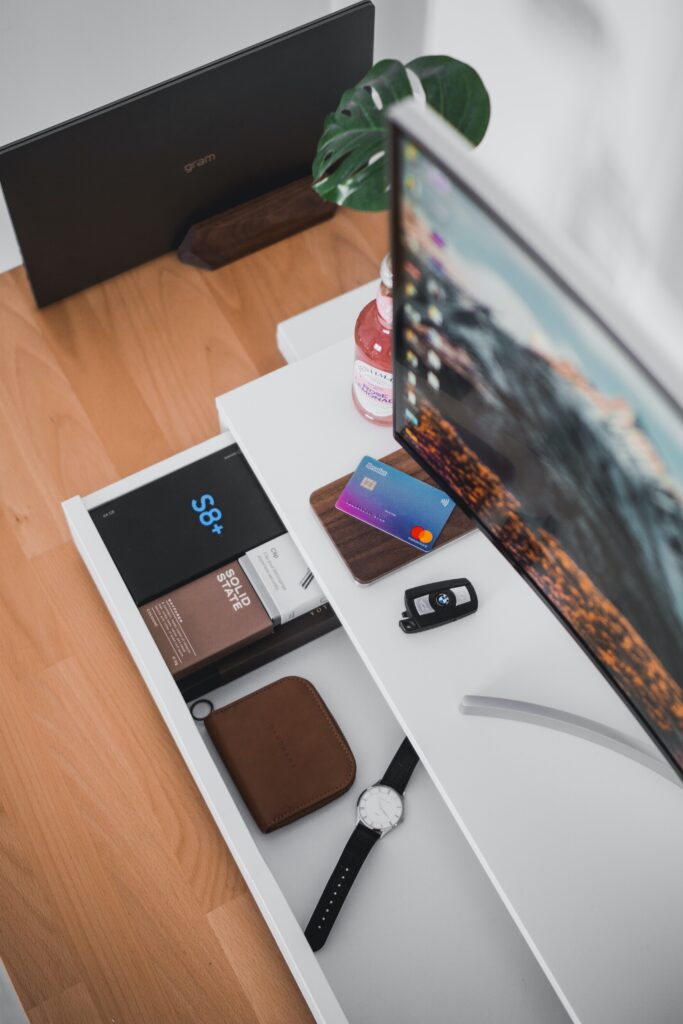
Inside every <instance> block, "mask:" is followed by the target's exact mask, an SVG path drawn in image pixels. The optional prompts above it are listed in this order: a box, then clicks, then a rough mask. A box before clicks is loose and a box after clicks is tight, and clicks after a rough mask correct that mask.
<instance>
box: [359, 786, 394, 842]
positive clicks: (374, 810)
mask: <svg viewBox="0 0 683 1024" xmlns="http://www.w3.org/2000/svg"><path fill="white" fill-rule="evenodd" d="M402 816H403V800H402V799H401V797H400V795H399V794H398V793H397V792H396V790H395V789H392V788H391V787H390V786H370V787H369V788H368V789H366V790H365V791H364V792H363V793H361V795H360V800H359V801H358V817H359V818H360V820H361V821H362V822H363V824H364V825H366V826H367V827H368V828H372V829H374V830H375V831H376V832H386V831H387V830H388V829H391V828H396V826H397V825H398V823H399V821H400V820H401V817H402Z"/></svg>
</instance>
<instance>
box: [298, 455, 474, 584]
mask: <svg viewBox="0 0 683 1024" xmlns="http://www.w3.org/2000/svg"><path fill="white" fill-rule="evenodd" d="M380 462H386V464H387V465H388V466H393V468H394V469H398V470H400V471H401V472H402V473H407V474H408V475H409V476H414V477H416V478H417V479H418V480H422V482H423V483H425V484H431V485H432V486H433V485H434V481H433V480H432V479H431V478H430V477H429V475H428V474H427V473H425V471H424V470H423V469H422V468H421V467H420V466H418V464H417V462H415V459H413V458H411V457H410V455H408V453H407V452H405V451H403V449H402V448H399V449H398V451H395V452H392V453H391V454H390V455H386V456H385V457H384V458H382V459H380ZM353 472H355V466H354V470H353ZM353 472H351V473H347V474H346V476H343V477H340V478H339V480H333V481H332V482H331V483H329V484H326V485H325V486H324V487H320V488H319V489H318V490H317V491H313V494H312V495H311V497H310V502H311V507H312V508H313V511H314V512H315V514H316V515H317V517H318V519H319V520H320V522H321V523H322V526H323V528H324V529H325V530H326V531H327V533H328V534H329V537H330V540H331V541H332V543H333V544H334V546H335V547H336V549H337V551H338V552H339V554H340V555H341V557H342V559H343V560H344V562H345V563H346V565H347V566H348V568H349V571H350V573H351V575H352V576H353V578H354V579H355V580H356V581H357V582H358V583H372V582H374V580H378V579H379V578H380V577H381V576H386V574H387V573H389V572H393V571H394V570H395V569H400V568H401V566H402V565H408V563H409V562H414V561H415V560H416V559H417V558H424V557H425V556H426V555H428V552H424V551H418V550H417V548H411V547H410V545H409V544H404V543H403V541H401V540H397V539H396V537H391V536H389V534H388V533H382V532H380V531H379V530H376V529H375V528H374V527H373V526H368V525H367V523H361V522H360V520H358V519H354V518H353V517H352V516H349V515H347V514H346V512H340V511H339V509H337V508H335V504H336V502H337V499H338V497H339V495H340V494H341V492H342V491H343V490H344V488H345V487H346V485H347V483H348V482H349V480H350V479H351V477H352V476H353ZM474 528H475V527H474V526H473V525H472V522H471V520H470V519H469V518H468V517H467V516H466V515H465V513H464V512H463V511H462V509H460V508H456V509H454V510H453V512H452V513H451V515H450V516H449V519H448V522H447V523H446V525H445V526H444V528H443V530H442V531H441V533H440V534H439V537H438V539H437V541H436V544H435V545H434V548H440V547H443V545H444V544H448V543H450V541H452V540H457V539H458V537H464V536H465V534H466V533H471V532H472V530H473V529H474ZM432 550H433V549H432Z"/></svg>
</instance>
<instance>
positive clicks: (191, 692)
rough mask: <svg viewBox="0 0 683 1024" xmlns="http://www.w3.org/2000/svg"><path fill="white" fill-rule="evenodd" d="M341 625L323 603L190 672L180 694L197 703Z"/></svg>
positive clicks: (183, 680) (328, 607) (184, 680)
mask: <svg viewBox="0 0 683 1024" xmlns="http://www.w3.org/2000/svg"><path fill="white" fill-rule="evenodd" d="M340 625H341V623H340V622H339V619H338V618H337V616H336V615H335V614H334V612H333V611H332V609H331V608H330V606H329V604H321V605H320V607H319V608H314V609H313V611H312V612H306V614H305V615H299V617H298V618H296V619H292V621H291V622H286V623H285V624H284V626H276V627H275V630H274V631H273V632H272V633H269V634H268V636H264V637H261V639H260V640H255V641H254V642H253V643H250V644H247V646H246V647H240V648H239V649H238V650H236V651H231V652H230V653H229V654H225V655H223V656H222V657H221V658H219V659H218V660H217V661H213V662H211V664H209V665H205V666H204V668H199V669H196V670H193V671H192V672H189V673H188V674H187V675H186V676H183V678H182V679H181V680H179V681H178V686H179V688H180V692H181V693H182V695H183V697H184V698H185V700H186V701H188V703H189V702H190V701H193V700H198V699H199V698H200V697H203V696H204V695H205V694H207V693H211V691H212V690H217V689H218V688H219V687H220V686H224V685H225V684H226V683H230V682H232V680H233V679H239V678H240V676H246V674H247V673H248V672H253V671H254V669H257V668H261V667H262V666H263V665H267V664H268V663H269V662H271V661H275V660H276V659H277V658H282V657H283V656H284V655H285V654H290V653H291V652H292V651H296V650H297V649H298V648H299V647H303V646H304V644H308V643H311V641H312V640H318V639H319V637H321V636H325V635H326V634H327V633H330V632H331V631H332V630H333V629H338V628H339V626H340Z"/></svg>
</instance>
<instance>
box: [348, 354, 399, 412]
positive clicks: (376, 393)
mask: <svg viewBox="0 0 683 1024" xmlns="http://www.w3.org/2000/svg"><path fill="white" fill-rule="evenodd" d="M393 390H394V389H393V374H391V373H389V371H388V370H378V369H377V367H376V366H371V365H370V364H369V363H366V362H365V361H364V360H363V359H356V361H355V362H354V364H353V392H354V394H355V396H356V401H357V402H358V404H359V405H360V406H361V408H363V409H365V411H366V412H367V413H369V414H370V415H371V416H373V417H374V418H375V419H390V418H391V402H392V396H393Z"/></svg>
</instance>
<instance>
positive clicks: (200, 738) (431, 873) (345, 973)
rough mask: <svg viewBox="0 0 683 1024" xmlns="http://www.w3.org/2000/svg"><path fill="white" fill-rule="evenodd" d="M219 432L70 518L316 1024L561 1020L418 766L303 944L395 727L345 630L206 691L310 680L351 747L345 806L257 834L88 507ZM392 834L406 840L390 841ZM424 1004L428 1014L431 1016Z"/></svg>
mask: <svg viewBox="0 0 683 1024" xmlns="http://www.w3.org/2000/svg"><path fill="white" fill-rule="evenodd" d="M230 441H231V436H230V434H229V433H227V432H226V433H223V434H222V435H220V436H217V437H215V438H211V439H210V440H209V441H207V442H205V443H204V444H201V445H197V446H196V447H195V448H192V449H190V450H188V451H186V452H182V453H180V454H179V455H177V456H174V457H173V458H171V459H167V460H166V461H165V462H162V463H159V464H158V465H156V466H152V467H150V468H149V469H147V470H144V471H143V472H141V473H137V474H135V475H134V476H132V477H129V478H127V479H125V480H121V481H119V482H117V483H115V484H113V485H111V486H109V487H106V488H104V489H103V490H101V491H98V492H97V493H95V494H92V495H89V496H88V497H86V498H80V497H76V498H71V499H70V500H69V501H67V502H65V504H64V511H65V515H66V518H67V521H68V523H69V527H70V529H71V533H72V535H73V538H74V541H75V543H76V545H77V547H78V549H79V551H80V553H81V555H82V557H83V560H84V562H85V564H86V566H87V568H88V570H89V571H90V573H91V575H92V577H93V579H94V581H95V583H96V584H97V587H98V589H99V591H100V594H101V596H102V598H103V600H104V602H105V604H106V605H107V607H108V609H109V611H110V613H111V615H112V617H113V618H114V620H115V622H116V624H117V626H118V628H119V630H120V632H121V635H122V637H123V639H124V641H125V642H126V644H127V646H128V648H129V650H130V652H131V654H132V656H133V658H134V659H135V662H136V664H137V666H138V668H139V670H140V673H141V675H142V677H143V679H144V681H145V683H146V684H147V686H148V688H149V690H150V693H151V694H152V696H153V698H154V700H155V701H156V703H157V706H158V707H159V710H160V712H161V714H162V716H163V718H164V720H165V722H166V724H167V726H168V728H169V730H170V732H171V734H172V736H173V738H174V740H175V742H176V743H177V745H178V748H179V750H180V752H181V754H182V756H183V758H184V760H185V762H186V764H187V766H188V768H189V770H190V772H191V773H192V775H193V777H194V780H195V782H196V784H197V786H198V788H199V790H200V792H201V794H202V796H203V797H204V799H205V801H206V803H207V805H208V807H209V809H210V811H211V813H212V815H213V817H214V819H215V821H216V823H217V825H218V827H219V829H220V831H221V833H222V834H223V836H224V838H225V841H226V843H227V844H228V846H229V848H230V850H231V852H232V854H233V856H234V858H235V860H236V862H237V864H238V866H239V868H240V870H241V871H242V874H243V875H244V878H245V880H246V882H247V884H248V885H249V888H250V889H251V891H252V893H253V895H254V897H255V899H256V901H257V903H258V905H259V907H260V909H261V912H262V913H263V915H264V917H265V919H266V921H267V923H268V925H269V927H270V929H271V931H272V933H273V935H274V937H275V939H276V941H277V943H278V945H279V947H280V949H281V950H282V953H283V955H284V956H285V959H286V960H287V963H288V964H289V967H290V969H291V971H292V974H293V975H294V978H295V979H296V981H297V983H298V985H299V987H300V988H301V991H302V992H303V994H304V996H305V998H306V1000H307V1002H308V1004H309V1006H310V1008H311V1010H312V1012H313V1014H314V1015H315V1017H316V1019H317V1020H318V1021H319V1022H320V1024H366V1022H367V1024H415V1021H418V1020H423V1019H425V1016H424V1015H425V1013H427V1014H428V1018H429V1021H430V1024H452V1022H453V1021H454V1020H457V1021H458V1022H459V1024H480V1022H481V1021H484V1020H492V1021H499V1020H501V1021H502V1020H505V1021H506V1024H529V1022H530V1021H535V1020H538V1021H539V1022H543V1024H566V1022H567V1017H566V1014H565V1012H564V1010H563V1009H562V1006H561V1005H560V1003H559V1001H558V1000H557V997H556V996H555V994H554V993H553V991H552V988H551V986H550V985H549V984H548V982H547V980H546V978H545V977H544V975H543V973H542V971H541V970H540V969H539V967H538V965H537V964H536V962H535V961H534V958H533V956H532V955H531V953H530V952H529V950H528V949H527V947H526V945H525V943H524V941H523V939H522V938H521V936H520V935H519V933H518V931H517V929H516V928H515V926H514V923H513V921H512V920H511V918H510V917H509V915H508V914H507V912H506V910H505V908H504V907H503V905H502V904H501V902H500V900H499V899H498V897H497V895H496V894H495V892H494V890H493V889H492V887H491V886H490V884H489V882H488V880H487V878H486V875H485V873H484V872H483V871H482V870H481V867H480V865H479V864H478V862H477V859H476V857H475V856H474V854H473V853H472V850H471V849H470V846H469V844H468V843H467V841H466V840H465V837H464V836H463V834H462V832H461V831H460V829H459V828H458V826H457V824H456V822H455V821H454V819H453V817H452V815H451V814H450V812H449V810H448V808H447V806H446V804H445V803H444V801H443V800H442V799H441V796H440V794H439V792H438V790H437V788H436V787H435V786H434V784H433V782H432V781H431V779H430V778H429V776H428V774H427V773H426V772H425V771H424V770H423V769H421V768H419V767H418V769H417V770H416V772H415V774H414V775H413V778H412V779H411V782H410V786H409V790H408V792H407V794H406V807H407V813H406V820H405V822H404V823H402V825H401V828H400V830H399V831H397V833H396V834H395V835H394V836H392V837H390V839H387V841H386V843H382V844H381V846H379V847H377V848H376V850H375V851H373V856H372V857H371V858H369V860H368V863H367V864H366V865H365V867H364V868H363V871H362V872H361V874H360V876H359V878H358V879H357V881H356V884H355V885H354V887H353V890H352V892H351V895H350V897H349V899H348V901H347V904H346V905H345V907H344V909H343V911H342V913H341V915H340V917H339V920H338V921H337V923H336V925H335V928H334V931H333V933H332V935H331V937H330V939H329V940H328V943H327V945H326V946H325V948H324V949H323V950H322V951H321V952H320V953H319V954H317V955H316V954H314V953H313V952H312V951H311V949H310V948H309V946H308V943H307V941H306V939H305V937H304V934H303V928H304V927H305V925H306V922H307V920H308V917H309V916H310V914H311V912H312V910H313V908H314V906H315V904H316V902H317V900H318V897H319V895H320V892H321V891H322V888H323V886H324V884H325V882H326V881H327V878H328V877H329V874H330V872H331V871H332V868H333V867H334V865H335V863H336V862H337V859H338V857H339V854H340V853H341V850H342V848H343V846H344V844H345V842H346V840H347V839H348V837H349V835H350V833H351V831H352V829H353V827H354V825H355V801H356V799H357V797H358V793H359V791H360V790H361V789H362V788H364V786H365V785H367V784H369V783H372V782H374V781H376V779H377V778H379V777H380V776H381V775H382V774H383V772H384V769H385V768H386V766H387V764H388V763H389V761H390V759H391V757H392V756H393V754H394V752H395V751H396V749H397V747H398V745H399V743H400V741H401V738H402V731H401V728H400V726H399V724H398V723H397V721H396V719H395V717H394V715H393V713H392V711H391V709H390V707H389V705H388V704H387V702H386V701H385V699H384V698H383V696H382V694H381V693H380V691H379V690H378V689H377V687H376V686H375V684H374V683H373V681H372V679H371V677H370V676H369V674H368V672H367V670H366V668H365V666H364V665H363V662H362V661H361V659H360V658H359V657H358V655H357V653H356V651H355V650H354V647H353V645H352V643H351V641H350V640H349V639H348V637H347V636H346V635H345V633H344V632H343V631H342V630H336V631H335V632H333V633H331V634H329V635H327V636H325V637H323V638H321V639H320V640H317V641H315V642H314V643H311V644H308V645H307V646H305V647H303V648H300V649H299V650H297V651H294V652H292V653H291V654H288V655H286V656H285V657H283V658H280V659H279V660H278V661H276V662H272V663H271V664H270V665H267V666H265V667H263V668H261V669H258V670H256V671H255V672H251V673H250V674H248V675H246V676H244V677H243V678H241V679H239V680H237V681H235V682H232V683H229V684H227V685H225V686H224V687H222V688H221V689H219V690H216V691H214V692H212V693H210V694H208V696H209V697H210V699H211V700H212V701H213V702H214V705H215V706H216V707H221V706H222V705H223V704H226V703H228V702H230V701H231V700H236V699H239V698H240V697H242V696H244V695H245V694H246V693H249V692H251V691H252V690H254V689H257V688H259V687H261V686H263V685H265V684H267V683H269V682H272V681H273V680H275V679H278V678H281V677H282V676H284V675H289V674H297V675H303V676H304V677H307V678H309V679H311V681H312V682H313V683H314V684H315V686H316V687H317V688H318V690H319V691H320V693H321V694H322V696H323V699H324V700H325V701H326V702H327V703H328V705H329V707H330V709H331V710H332V712H333V714H334V716H335V718H336V719H337V721H338V722H339V724H340V727H341V729H342V731H343V732H344V734H345V735H346V737H347V739H348V740H349V743H350V746H351V749H352V750H353V752H354V755H355V758H356V762H357V768H358V772H357V779H356V783H355V784H354V785H353V786H352V788H351V789H350V790H349V791H348V792H347V793H346V794H344V796H343V797H341V798H340V799H338V800H336V801H334V802H333V803H332V804H329V805H328V806H327V807H324V808H322V809H321V810H319V811H317V812H316V813H314V814H311V815H309V816H307V817H305V818H302V819H301V820H300V821H297V822H295V823H293V824H292V825H289V826H287V827H286V828H283V829H281V830H279V831H277V832H274V833H272V834H270V835H263V834H262V833H261V832H259V830H258V828H257V827H256V826H255V825H254V823H253V821H252V819H251V817H250V815H249V812H248V811H247V809H246V807H245V805H244V803H243V801H242V799H241V797H240V795H239V793H238V792H237V790H236V788H235V786H234V785H233V783H232V780H231V779H230V777H229V775H228V774H227V772H226V771H225V769H224V767H223V765H222V764H221V762H220V759H219V758H218V756H217V755H216V752H215V750H214V748H213V745H212V744H211V741H210V740H209V739H208V736H207V734H206V731H205V729H204V727H203V726H202V725H199V724H197V723H195V722H194V720H193V719H192V716H191V714H190V711H189V709H188V707H187V706H186V704H185V702H184V700H183V698H182V696H181V694H180V691H179V690H178V687H177V686H176V684H175V682H174V680H173V677H172V676H171V674H170V672H169V671H168V669H167V668H166V666H165V664H164V661H163V659H162V657H161V655H160V653H159V651H158V650H157V648H156V645H155V643H154V641H153V640H152V637H151V635H150V634H149V633H148V631H147V627H146V625H145V623H144V621H143V619H142V616H141V615H140V613H139V611H138V609H137V607H136V606H135V604H134V602H133V600H132V598H131V596H130V594H129V593H128V591H127V589H126V587H125V584H124V582H123V580H122V578H121V576H120V574H119V572H118V570H117V569H116V566H115V565H114V562H113V561H112V559H111V556H110V555H109V553H108V551H107V550H106V548H105V545H104V543H103V541H102V539H101V538H100V535H99V533H98V532H97V529H96V527H95V525H94V523H93V521H92V519H91V517H90V514H89V510H90V509H92V508H95V507H97V506H98V505H100V504H102V503H103V502H105V501H111V500H113V499H114V498H116V497H118V496H119V495H121V494H124V493H126V492H127V491H129V490H132V489H133V488H135V487H139V486H142V485H143V484H145V483H148V482H149V481H150V480H152V479H155V478H156V477H158V476H161V475H163V474H164V473H168V472H172V471H173V470H175V469H178V468H179V467H180V466H183V465H186V464H188V463H189V462H192V461H193V460H196V459H199V458H202V457H203V456H205V455H208V454H209V453H210V452H213V451H215V450H216V449H217V448H219V447H222V446H223V445H225V444H228V443H230ZM397 840H398V841H397ZM426 1008H427V1009H426Z"/></svg>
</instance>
